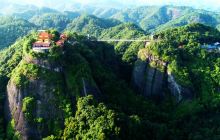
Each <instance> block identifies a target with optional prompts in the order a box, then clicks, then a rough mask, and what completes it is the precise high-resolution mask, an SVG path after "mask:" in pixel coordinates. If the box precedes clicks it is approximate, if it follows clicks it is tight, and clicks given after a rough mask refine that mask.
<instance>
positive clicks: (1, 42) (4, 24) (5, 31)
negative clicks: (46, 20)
mask: <svg viewBox="0 0 220 140" xmlns="http://www.w3.org/2000/svg"><path fill="white" fill-rule="evenodd" d="M33 29H36V26H35V25H34V24H32V23H30V22H28V21H26V20H23V19H19V18H13V17H3V16H2V17H0V49H2V48H5V47H8V46H9V45H11V44H13V43H14V42H15V41H16V39H17V38H19V37H22V36H24V35H26V34H27V33H28V32H29V31H31V30H33Z"/></svg>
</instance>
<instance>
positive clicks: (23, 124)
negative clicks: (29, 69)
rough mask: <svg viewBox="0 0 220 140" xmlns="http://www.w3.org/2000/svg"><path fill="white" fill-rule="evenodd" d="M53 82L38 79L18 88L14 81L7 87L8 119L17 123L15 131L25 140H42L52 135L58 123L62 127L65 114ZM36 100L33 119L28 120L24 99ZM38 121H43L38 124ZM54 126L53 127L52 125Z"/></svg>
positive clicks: (6, 105)
mask: <svg viewBox="0 0 220 140" xmlns="http://www.w3.org/2000/svg"><path fill="white" fill-rule="evenodd" d="M55 90H56V89H55V85H53V82H51V83H48V82H47V81H44V80H41V79H36V80H30V81H29V84H28V85H27V86H25V87H17V86H16V85H15V84H14V83H13V81H12V80H10V81H9V83H8V86H7V101H6V104H5V107H6V109H5V110H6V113H5V114H6V119H7V120H8V121H11V120H12V119H13V120H14V121H15V131H16V132H18V133H19V134H20V136H21V138H22V139H23V140H40V139H42V138H43V137H45V136H47V135H48V134H49V133H51V132H50V131H51V129H53V128H50V127H51V126H53V124H54V123H55V122H56V123H57V125H58V126H60V127H62V126H63V125H64V124H63V123H64V112H63V110H61V109H60V106H59V105H60V102H62V101H59V98H58V97H57V95H56V94H55V92H54V91H55ZM25 97H33V98H34V101H35V102H34V108H33V111H32V112H28V113H32V118H27V117H26V116H25V113H24V112H23V110H22V107H23V99H24V98H25ZM37 119H42V121H41V122H37ZM51 124H52V125H51Z"/></svg>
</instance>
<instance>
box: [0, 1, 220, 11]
mask: <svg viewBox="0 0 220 140" xmlns="http://www.w3.org/2000/svg"><path fill="white" fill-rule="evenodd" d="M1 2H5V0H0V3H1ZM7 2H12V3H19V4H34V5H37V6H46V5H53V4H55V3H70V2H77V3H81V4H94V5H95V4H99V5H102V4H109V5H111V4H112V5H114V4H124V5H125V6H126V5H130V6H131V5H134V6H141V5H182V6H192V7H197V8H204V9H207V8H209V9H211V8H213V9H216V8H220V0H7Z"/></svg>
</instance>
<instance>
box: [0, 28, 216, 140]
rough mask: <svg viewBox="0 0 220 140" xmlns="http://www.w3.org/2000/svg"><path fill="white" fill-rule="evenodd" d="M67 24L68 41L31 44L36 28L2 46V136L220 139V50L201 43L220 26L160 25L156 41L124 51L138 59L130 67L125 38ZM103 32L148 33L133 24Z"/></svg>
mask: <svg viewBox="0 0 220 140" xmlns="http://www.w3.org/2000/svg"><path fill="white" fill-rule="evenodd" d="M100 27H102V26H101V25H100ZM104 27H105V26H104ZM50 32H51V33H53V34H54V37H55V36H59V33H58V32H56V31H54V30H52V31H50ZM66 32H67V34H68V37H69V41H68V42H66V43H65V45H64V48H63V49H60V47H58V46H56V45H53V47H52V49H51V50H50V51H49V52H47V53H36V52H33V50H32V43H33V41H35V36H36V33H32V34H29V35H27V36H26V37H24V38H22V39H19V40H18V41H17V42H16V43H15V44H14V45H12V46H11V47H9V48H7V49H5V50H4V51H3V52H1V55H0V64H1V65H0V78H1V80H0V81H1V91H0V93H1V95H4V93H7V94H6V96H3V97H6V104H9V107H10V108H8V109H6V110H5V112H7V113H9V114H10V113H12V116H11V118H10V117H9V118H10V119H9V118H8V117H6V118H7V119H9V120H8V121H9V124H8V126H7V130H6V131H7V135H4V133H1V136H2V137H3V136H4V137H7V138H8V139H12V138H13V139H20V138H23V139H42V138H46V139H74V138H79V139H89V138H92V139H171V140H172V139H173V140H175V139H177V138H178V139H180V140H185V139H200V138H202V139H203V138H205V139H208V138H211V139H219V135H218V134H219V129H214V128H218V127H219V123H220V120H219V117H218V116H219V113H218V112H219V106H220V101H219V98H218V94H219V86H220V83H219V81H220V79H219V78H220V77H219V76H218V75H219V72H220V71H219V69H220V68H219V66H220V65H219V64H220V61H219V57H220V56H219V52H218V51H217V50H214V51H207V50H206V49H205V48H202V47H201V44H204V43H205V44H211V43H215V42H216V41H219V40H220V32H219V31H217V30H216V29H214V28H211V27H209V26H205V25H202V24H191V25H188V26H183V27H179V28H174V29H170V30H166V31H162V32H158V33H156V34H155V37H154V38H155V39H156V40H155V41H152V42H151V44H149V45H147V46H144V44H143V46H142V47H134V48H136V50H133V49H131V50H130V51H128V52H127V55H128V56H130V54H132V55H133V56H136V59H133V60H132V61H131V63H128V64H127V66H126V67H125V63H126V60H124V59H123V56H124V54H125V53H126V52H124V51H121V52H120V53H121V54H120V53H118V52H117V49H120V48H123V45H119V46H118V48H117V47H115V44H109V43H104V42H103V43H100V42H93V41H89V40H87V37H85V36H81V35H78V34H76V33H74V32H71V31H68V30H67V31H66ZM102 34H103V36H105V37H114V36H112V35H113V34H115V37H121V36H124V37H129V38H136V37H141V36H144V32H143V31H142V30H139V28H138V27H136V26H135V25H133V24H127V25H126V24H120V25H116V26H115V27H110V28H107V29H104V31H103V32H102ZM117 35H118V36H117ZM132 35H133V36H132ZM55 38H56V37H55ZM72 41H74V42H72ZM132 44H133V43H132ZM133 45H134V44H133ZM135 45H137V44H135ZM139 45H140V44H139ZM125 46H126V45H125ZM137 46H138V45H137ZM131 48H132V47H131ZM162 48H163V49H162ZM138 51H139V52H138ZM137 52H138V54H137ZM195 56H196V57H195ZM137 58H138V60H137ZM134 62H135V64H134ZM129 67H131V68H129ZM57 69H60V71H57ZM153 71H154V72H153ZM152 72H153V73H152ZM129 79H131V81H130V80H129ZM131 83H132V84H131ZM174 83H175V85H174ZM207 83H208V84H207ZM176 85H178V86H176ZM30 89H31V90H30ZM134 89H136V90H134ZM6 91H7V92H6ZM11 95H12V96H11ZM18 97H19V98H18ZM17 99H18V100H17ZM151 99H152V100H151ZM7 106H8V105H7ZM0 109H1V111H2V109H3V108H2V105H1V107H0ZM7 113H6V114H5V115H6V116H7V115H8V114H7ZM207 113H208V114H207ZM17 114H22V115H20V116H17ZM1 120H2V119H1ZM207 120H209V121H207ZM0 123H2V121H0ZM23 128H25V129H23ZM97 130H98V131H97ZM146 130H147V131H146ZM204 130H205V133H204ZM0 132H3V130H1V131H0Z"/></svg>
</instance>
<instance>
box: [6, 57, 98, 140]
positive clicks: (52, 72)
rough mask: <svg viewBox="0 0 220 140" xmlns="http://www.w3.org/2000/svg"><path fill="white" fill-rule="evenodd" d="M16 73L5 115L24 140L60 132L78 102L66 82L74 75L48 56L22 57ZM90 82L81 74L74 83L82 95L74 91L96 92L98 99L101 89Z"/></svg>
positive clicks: (10, 84) (8, 95)
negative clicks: (51, 61)
mask: <svg viewBox="0 0 220 140" xmlns="http://www.w3.org/2000/svg"><path fill="white" fill-rule="evenodd" d="M14 73H15V74H12V75H13V76H12V77H11V79H10V81H9V83H8V85H7V100H6V103H5V117H6V118H7V121H8V122H10V121H11V120H13V121H14V122H15V126H14V129H15V132H17V133H19V135H20V136H21V139H23V140H35V139H36V140H40V139H42V138H44V137H46V136H48V135H50V134H54V133H56V134H57V133H59V130H62V129H63V127H64V121H65V117H67V116H68V115H71V114H72V111H71V109H70V107H71V105H73V104H74V103H75V100H74V99H75V98H72V96H74V95H69V94H70V93H71V89H70V88H69V87H68V84H66V83H67V82H68V81H67V79H72V78H74V75H68V74H66V73H65V70H63V67H62V66H61V65H58V64H55V63H50V62H49V61H48V60H46V59H37V58H35V59H32V58H28V57H24V58H23V60H22V62H21V63H20V64H19V65H18V66H17V67H16V68H15V70H14ZM91 81H92V80H88V78H86V77H85V78H83V77H81V81H78V82H79V83H75V84H80V85H81V86H78V87H79V90H78V91H79V94H77V93H75V90H74V92H73V93H74V94H75V97H76V96H77V95H80V96H87V95H89V94H93V95H94V97H96V98H98V97H99V95H100V91H99V90H98V87H97V86H96V84H95V83H94V82H93V83H91ZM18 83H19V84H18ZM70 84H72V85H74V83H70ZM74 87H76V85H75V86H74ZM70 96H71V97H70Z"/></svg>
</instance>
